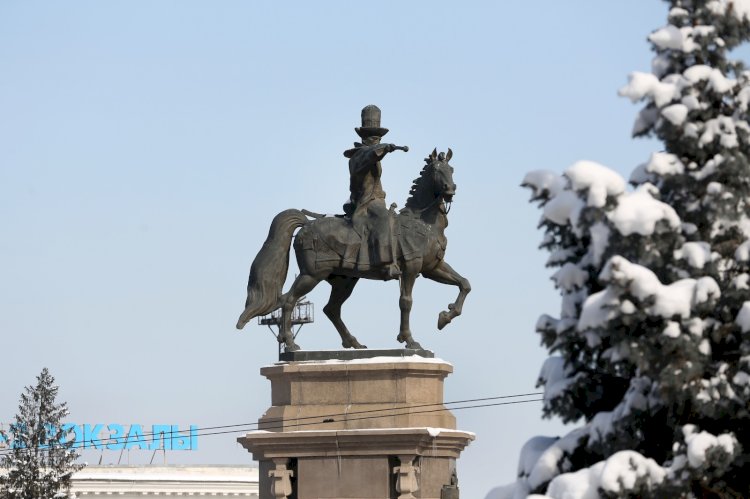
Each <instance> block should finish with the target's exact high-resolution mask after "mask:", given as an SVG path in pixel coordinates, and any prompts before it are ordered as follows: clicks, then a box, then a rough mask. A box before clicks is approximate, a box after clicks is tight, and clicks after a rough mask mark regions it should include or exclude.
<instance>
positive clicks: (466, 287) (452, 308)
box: [422, 260, 471, 329]
mask: <svg viewBox="0 0 750 499" xmlns="http://www.w3.org/2000/svg"><path fill="white" fill-rule="evenodd" d="M422 275H423V276H425V277H426V278H428V279H432V280H433V281H436V282H439V283H441V284H452V285H454V286H458V298H456V301H455V302H453V303H451V304H450V305H448V310H444V311H442V312H440V315H438V329H443V328H444V327H445V326H446V325H448V324H449V323H450V322H451V321H452V320H453V318H454V317H457V316H459V315H461V309H462V308H463V306H464V300H465V299H466V295H468V294H469V291H471V284H469V281H468V280H467V279H466V278H464V277H463V276H462V275H461V274H459V273H458V272H456V271H455V270H453V268H452V267H451V266H450V265H448V264H447V263H446V262H445V261H444V260H443V261H441V262H440V263H439V264H438V265H437V266H436V267H435V268H433V269H431V270H429V271H422Z"/></svg>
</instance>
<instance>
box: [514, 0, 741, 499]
mask: <svg viewBox="0 0 750 499" xmlns="http://www.w3.org/2000/svg"><path fill="white" fill-rule="evenodd" d="M666 3H667V4H669V13H668V18H667V19H668V22H667V25H666V26H665V27H663V28H660V29H658V30H656V31H654V32H653V33H651V35H650V36H649V41H650V43H651V45H652V49H653V50H654V52H655V53H656V56H655V57H654V59H653V62H652V71H651V72H650V73H641V72H636V73H633V74H631V75H630V81H629V83H628V84H627V85H626V86H625V87H624V88H622V89H621V90H620V94H621V95H623V96H626V97H629V98H630V99H632V100H633V101H635V102H638V101H642V102H644V104H645V106H644V107H643V109H642V110H641V112H640V114H639V115H638V118H637V119H636V122H635V126H634V129H633V134H634V135H635V136H644V135H650V136H655V137H657V138H658V139H660V140H661V141H663V144H664V150H663V151H660V152H655V153H653V154H652V155H651V157H650V158H649V159H648V161H646V162H645V163H644V164H642V165H640V166H639V167H637V168H636V169H635V170H634V171H633V173H632V175H631V177H630V183H631V184H632V188H628V187H627V183H626V182H625V180H624V179H623V178H622V177H621V176H620V175H619V174H617V173H615V172H614V171H612V170H609V169H608V168H606V167H604V166H602V165H599V164H596V163H593V162H588V161H581V162H578V163H576V164H574V165H573V166H571V167H570V168H568V169H567V170H566V171H565V173H564V174H563V175H562V176H559V175H557V174H554V173H550V172H543V171H536V172H531V173H529V174H528V175H527V176H526V178H525V179H524V183H523V185H524V186H526V187H529V188H530V189H531V190H532V201H536V202H538V203H539V205H540V207H541V209H542V219H541V222H540V226H541V227H542V228H543V229H544V231H545V236H544V239H543V242H542V247H543V248H545V249H547V250H549V251H550V258H549V261H548V265H549V266H551V267H554V268H557V270H556V272H555V274H554V275H553V280H554V282H555V285H556V287H557V288H558V289H559V290H560V293H561V295H562V307H561V312H560V315H559V317H550V316H547V315H545V316H542V317H541V318H540V320H539V322H538V324H537V330H538V332H539V333H540V334H541V337H542V343H543V344H544V345H545V346H546V347H547V349H548V350H549V351H550V354H551V356H550V358H549V359H548V360H547V361H546V362H545V364H544V365H543V367H542V370H541V374H540V377H539V384H540V386H543V387H544V391H545V395H544V399H545V402H544V413H545V415H546V416H548V417H553V416H557V417H560V418H561V419H562V420H563V421H564V422H567V423H572V422H578V423H579V426H578V427H577V428H576V429H575V430H573V431H572V432H570V433H569V434H568V435H566V436H564V437H562V438H559V439H555V438H544V437H536V438H533V439H531V440H530V441H529V442H528V443H527V444H526V445H525V446H524V449H523V450H522V458H521V464H520V466H519V479H518V481H517V483H516V484H515V486H514V487H511V488H507V489H505V490H504V492H503V494H504V495H505V496H507V497H514V498H515V497H526V496H527V495H529V494H540V496H537V497H550V498H562V497H565V498H569V499H574V498H582V499H583V498H589V497H684V498H692V497H696V498H714V497H716V498H731V497H737V498H739V497H744V498H747V497H750V204H749V203H750V126H749V125H748V104H749V103H750V72H749V71H746V70H745V68H744V66H743V65H742V64H741V63H740V62H738V61H734V60H732V59H730V57H729V54H730V52H731V50H732V49H734V48H736V47H737V46H738V45H740V44H741V43H743V42H746V41H748V40H749V39H750V22H749V19H750V0H668V1H667V2H666Z"/></svg>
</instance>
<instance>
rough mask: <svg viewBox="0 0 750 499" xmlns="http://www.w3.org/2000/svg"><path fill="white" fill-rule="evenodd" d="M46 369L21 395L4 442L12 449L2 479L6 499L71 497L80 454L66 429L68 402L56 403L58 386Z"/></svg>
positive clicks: (0, 492) (0, 489)
mask: <svg viewBox="0 0 750 499" xmlns="http://www.w3.org/2000/svg"><path fill="white" fill-rule="evenodd" d="M54 382H55V379H54V378H53V377H52V376H51V375H50V374H49V371H47V368H44V369H43V370H42V372H41V374H40V375H39V376H37V382H36V386H27V387H26V388H25V389H24V393H22V394H21V401H20V404H19V406H18V413H17V414H16V416H15V422H14V424H13V425H11V427H10V429H9V431H8V432H7V433H5V432H3V437H4V439H5V440H6V441H7V442H9V444H10V449H8V450H7V451H5V452H6V453H5V454H4V455H3V457H2V461H1V463H2V466H3V467H4V468H6V470H7V474H4V475H2V476H0V498H2V499H52V498H57V499H63V498H68V497H71V495H70V482H71V477H72V475H73V473H74V472H76V471H78V470H80V469H81V468H82V465H79V464H76V463H75V460H76V459H77V458H78V455H77V454H76V452H75V451H73V450H72V449H71V446H72V445H73V441H72V440H70V441H67V436H68V435H67V433H68V432H66V431H64V430H63V418H65V417H66V416H67V415H68V408H67V404H66V403H65V402H63V403H59V404H58V403H56V402H55V397H56V396H57V391H58V387H57V386H55V385H54Z"/></svg>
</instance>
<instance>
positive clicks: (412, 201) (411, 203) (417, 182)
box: [401, 153, 445, 211]
mask: <svg viewBox="0 0 750 499" xmlns="http://www.w3.org/2000/svg"><path fill="white" fill-rule="evenodd" d="M444 157H445V155H444V154H443V153H440V156H439V157H438V158H434V157H427V158H425V159H424V161H425V163H426V164H425V165H424V167H423V168H422V171H421V172H419V177H417V178H415V179H414V180H413V181H412V183H411V189H409V197H408V198H407V199H406V205H405V206H404V208H403V210H408V209H411V210H415V209H420V208H424V206H425V204H426V203H427V202H429V201H430V200H428V201H425V199H424V194H425V192H427V191H426V188H425V184H426V183H427V179H428V178H429V177H428V171H429V168H430V166H432V163H433V162H435V161H441V160H442V159H443V158H444ZM427 188H429V187H427ZM403 210H401V211H403Z"/></svg>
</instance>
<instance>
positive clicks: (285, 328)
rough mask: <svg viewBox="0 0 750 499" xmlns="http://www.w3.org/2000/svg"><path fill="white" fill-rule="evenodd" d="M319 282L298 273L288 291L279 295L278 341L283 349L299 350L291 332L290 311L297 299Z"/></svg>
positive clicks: (289, 350)
mask: <svg viewBox="0 0 750 499" xmlns="http://www.w3.org/2000/svg"><path fill="white" fill-rule="evenodd" d="M319 282H320V280H319V279H316V278H315V277H312V276H311V275H308V274H300V275H299V276H297V278H296V279H295V280H294V283H293V284H292V287H291V288H290V289H289V291H288V292H286V293H284V294H283V295H282V296H281V329H280V331H279V343H284V351H286V352H293V351H295V350H299V345H297V344H296V343H295V342H294V334H293V333H292V312H293V311H294V306H295V305H297V301H298V300H299V299H300V298H302V297H303V296H305V295H306V294H307V293H309V292H310V291H312V290H313V288H314V287H315V286H317V285H318V283H319Z"/></svg>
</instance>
